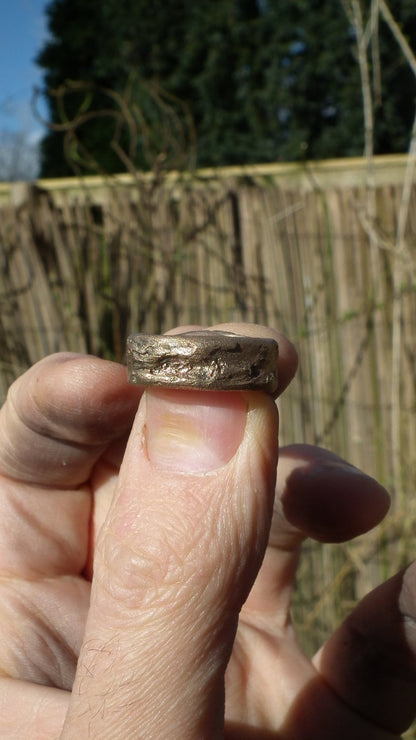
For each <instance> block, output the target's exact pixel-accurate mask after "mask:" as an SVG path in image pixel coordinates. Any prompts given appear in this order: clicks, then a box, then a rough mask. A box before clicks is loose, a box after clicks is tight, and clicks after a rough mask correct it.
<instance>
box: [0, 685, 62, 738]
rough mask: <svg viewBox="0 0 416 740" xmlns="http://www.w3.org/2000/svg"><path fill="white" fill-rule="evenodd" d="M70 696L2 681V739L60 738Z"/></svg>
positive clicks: (0, 733) (46, 688)
mask: <svg viewBox="0 0 416 740" xmlns="http://www.w3.org/2000/svg"><path fill="white" fill-rule="evenodd" d="M68 703H69V693H68V692H67V691H62V690H60V689H54V688H50V687H47V686H39V685H37V684H33V683H28V682H26V681H16V680H15V679H11V678H2V679H0V737H2V738H16V740H17V739H18V738H30V739H31V740H45V738H57V737H60V733H61V730H62V726H63V724H64V720H65V715H66V712H67V710H68Z"/></svg>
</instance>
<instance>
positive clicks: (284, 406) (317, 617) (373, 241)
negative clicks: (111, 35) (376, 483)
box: [0, 161, 416, 649]
mask: <svg viewBox="0 0 416 740" xmlns="http://www.w3.org/2000/svg"><path fill="white" fill-rule="evenodd" d="M382 164H383V167H381V169H380V172H381V174H377V173H376V177H375V183H376V187H375V188H374V189H371V188H368V187H367V183H366V180H365V177H364V175H363V174H362V172H363V171H362V170H360V172H361V174H360V177H359V178H357V177H355V178H354V177H353V175H352V173H351V170H350V163H349V162H348V161H346V162H345V163H344V164H343V167H344V173H345V178H343V176H342V172H343V170H342V164H341V163H338V164H337V165H336V166H335V164H332V165H331V167H329V165H328V172H329V175H328V177H330V180H329V181H324V180H322V178H321V179H320V174H319V173H320V170H319V168H318V170H317V172H318V174H317V175H316V173H315V175H316V176H315V175H314V176H313V177H312V176H311V174H310V173H308V172H306V173H305V172H302V176H301V177H300V176H299V178H298V179H296V177H295V173H294V171H293V170H290V169H287V170H285V177H284V178H280V179H279V175H278V174H274V173H273V171H272V170H270V169H267V171H266V170H263V171H261V170H258V171H253V172H252V173H251V174H250V173H249V174H247V172H246V171H244V172H240V173H239V172H236V171H227V172H226V173H223V174H222V175H221V173H211V175H210V176H204V177H199V178H198V177H195V178H194V179H192V178H189V177H187V176H183V178H182V179H181V177H179V176H178V177H176V179H175V178H169V177H167V178H160V179H157V178H156V179H155V180H154V181H152V179H151V178H150V177H146V178H143V179H142V180H140V179H138V180H137V181H135V182H134V183H131V182H130V183H129V184H126V183H125V182H124V181H121V180H120V181H117V182H115V183H111V182H109V183H107V184H106V186H105V187H104V185H103V184H101V186H100V190H99V201H98V202H97V201H95V200H94V196H93V194H92V191H91V190H89V189H88V187H86V189H85V190H86V192H81V191H80V190H78V191H74V190H73V189H72V190H71V188H72V185H68V189H67V190H66V191H65V190H62V191H60V192H59V197H58V195H56V193H55V192H54V191H53V188H51V189H50V190H46V191H45V192H44V191H36V190H35V191H33V193H32V197H30V198H28V200H27V201H24V202H22V203H21V204H20V206H18V207H11V206H10V205H6V206H3V207H2V208H1V209H0V308H1V312H0V395H1V396H2V397H4V396H5V394H6V390H7V387H8V385H9V384H10V382H11V381H12V380H13V378H14V377H16V376H17V375H18V374H20V373H21V372H23V371H24V369H25V368H26V367H28V366H29V365H30V364H32V363H33V362H35V361H36V360H38V359H40V358H41V357H42V356H44V355H46V354H48V353H50V352H54V351H61V350H75V351H80V352H85V351H89V352H93V353H96V354H99V355H102V356H106V357H111V358H114V359H117V360H119V361H122V360H123V356H124V342H125V337H126V335H127V334H128V333H129V332H131V331H138V330H142V331H149V332H161V331H164V330H166V329H168V328H170V327H171V326H172V325H177V324H189V323H191V324H192V323H201V324H213V323H218V322H223V321H233V320H245V321H254V322H258V323H266V324H270V325H274V326H277V327H279V328H281V329H282V330H283V331H284V332H286V333H287V334H288V336H289V337H290V338H291V339H292V340H293V341H294V342H295V344H296V346H297V347H298V350H299V356H300V365H299V372H298V376H297V378H296V379H295V381H294V382H293V384H292V386H291V387H290V388H289V389H288V391H287V393H286V394H285V396H284V398H283V399H281V401H280V402H279V405H280V411H281V439H282V443H290V442H299V441H306V442H310V443H312V444H321V445H323V446H327V447H330V448H331V449H333V450H334V451H336V452H338V453H339V454H340V455H342V456H343V457H345V458H347V459H348V460H350V461H351V462H353V463H354V464H356V465H357V466H358V467H362V468H364V469H365V470H367V472H369V473H370V474H372V475H375V476H376V477H378V478H379V479H381V480H382V481H383V482H384V483H385V484H387V485H388V486H389V487H390V489H391V490H392V492H393V509H392V517H391V518H390V520H389V522H388V524H387V525H386V527H385V528H380V529H379V530H378V531H377V532H376V533H375V534H374V535H373V536H371V537H369V538H368V537H367V538H366V539H365V540H361V539H360V538H358V540H357V541H356V542H355V543H351V544H349V545H345V546H337V547H335V546H334V547H333V548H324V549H322V548H321V547H320V546H317V545H314V546H311V545H308V546H307V548H309V549H308V553H309V557H308V558H306V559H305V561H304V563H303V565H302V571H301V578H302V579H303V580H302V582H303V584H304V588H303V591H302V597H299V599H298V601H297V602H296V603H295V607H294V611H295V616H296V618H297V620H298V621H300V622H301V625H302V627H303V630H304V634H305V636H306V637H305V644H306V643H308V639H309V638H308V635H310V634H311V633H312V632H313V634H314V636H315V638H316V639H319V638H320V637H321V636H324V634H325V633H326V631H327V630H328V629H329V628H330V627H331V625H332V624H333V623H334V622H335V621H336V620H337V619H338V618H340V617H342V615H343V614H344V613H345V611H346V610H347V609H348V608H349V606H350V605H351V603H352V602H353V601H354V598H355V597H356V596H357V595H360V594H361V593H363V592H364V591H365V590H366V589H367V588H369V587H370V586H371V585H374V584H375V583H376V582H377V581H378V580H380V579H381V577H383V576H385V575H388V573H389V572H393V570H394V568H396V567H398V566H400V565H401V564H402V563H403V562H404V561H405V559H406V556H407V555H408V553H409V550H410V548H411V542H412V535H413V531H414V524H415V523H416V501H413V497H412V496H411V492H412V489H413V487H414V486H415V484H416V456H415V454H414V450H415V446H416V414H415V410H416V373H415V362H416V338H415V336H416V335H415V323H416V215H415V214H416V188H415V187H414V186H412V191H411V200H410V204H409V208H408V212H407V216H408V217H407V219H406V229H405V230H404V232H403V234H402V237H403V238H401V240H399V241H398V240H397V233H398V229H399V225H400V223H401V219H402V218H403V207H404V206H403V183H404V172H405V169H404V167H403V168H402V170H401V175H400V176H399V173H398V165H397V163H396V165H395V166H394V167H392V169H391V181H390V182H389V169H388V167H386V166H385V162H384V161H383V163H382ZM97 192H98V190H97ZM381 543H382V544H383V548H384V549H383V554H384V555H383V558H378V557H376V554H377V552H379V551H380V548H381ZM386 562H388V566H386ZM322 584H325V590H324V592H323V596H322V588H323V585H322ZM334 593H336V595H337V598H336V599H335V601H334V598H333V595H334ZM315 638H314V640H309V643H310V644H309V643H308V644H309V647H310V648H311V649H312V648H313V647H314V646H315Z"/></svg>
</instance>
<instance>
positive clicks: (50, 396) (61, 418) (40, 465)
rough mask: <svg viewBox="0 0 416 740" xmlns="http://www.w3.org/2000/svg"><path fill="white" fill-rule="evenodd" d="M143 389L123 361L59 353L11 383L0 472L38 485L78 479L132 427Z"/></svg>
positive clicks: (1, 429) (0, 436)
mask: <svg viewBox="0 0 416 740" xmlns="http://www.w3.org/2000/svg"><path fill="white" fill-rule="evenodd" d="M139 397H140V390H139V389H137V388H133V387H131V386H129V385H128V383H127V377H126V370H125V368H123V367H122V366H121V365H118V364H116V363H113V362H108V361H105V360H100V359H98V358H95V357H90V356H83V355H76V354H69V353H68V354H66V353H65V354H58V355H52V356H50V357H47V358H46V359H44V360H41V361H40V362H38V363H37V364H36V365H34V366H33V367H32V368H31V369H30V370H28V371H27V372H26V373H25V374H24V375H22V376H21V377H20V378H18V380H17V381H16V382H15V383H14V384H13V385H12V386H11V388H10V390H9V393H8V397H7V400H6V402H5V404H4V406H3V408H2V409H1V412H0V442H1V444H0V473H1V474H3V475H5V476H8V477H11V478H13V479H17V480H22V481H25V482H28V483H35V484H37V485H45V486H46V485H49V486H52V485H59V486H62V487H64V486H65V487H74V486H79V485H80V484H81V483H83V482H84V481H86V480H87V479H88V477H89V475H90V472H91V470H92V468H93V466H94V464H95V462H96V460H97V458H98V457H99V456H100V455H101V454H102V452H103V450H104V449H105V448H106V447H107V446H108V445H109V444H110V443H111V442H113V441H114V440H115V439H118V438H120V437H121V436H122V435H123V434H125V433H126V432H128V431H129V429H130V428H131V424H132V422H133V418H134V414H135V412H136V410H137V404H138V399H139Z"/></svg>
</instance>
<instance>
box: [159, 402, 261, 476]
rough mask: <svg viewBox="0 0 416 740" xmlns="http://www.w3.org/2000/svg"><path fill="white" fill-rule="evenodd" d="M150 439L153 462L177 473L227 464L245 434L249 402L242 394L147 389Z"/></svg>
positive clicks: (200, 471)
mask: <svg viewBox="0 0 416 740" xmlns="http://www.w3.org/2000/svg"><path fill="white" fill-rule="evenodd" d="M145 396H146V399H145V403H146V427H145V437H146V445H147V454H148V457H149V460H150V461H151V463H152V464H153V465H155V466H157V467H159V468H161V469H163V470H167V471H172V472H178V473H181V472H182V473H204V472H208V471H210V470H216V469H217V468H220V467H222V466H223V465H226V464H227V463H228V462H229V461H230V460H231V458H232V457H233V456H234V455H235V453H236V452H237V449H238V447H239V446H240V443H241V441H242V439H243V436H244V429H245V425H246V418H247V404H246V401H245V399H244V397H243V395H242V394H241V393H238V392H213V391H208V392H207V391H193V390H180V391H177V390H161V389H154V388H152V389H151V390H148V391H147V392H146V394H145Z"/></svg>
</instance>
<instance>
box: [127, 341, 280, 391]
mask: <svg viewBox="0 0 416 740" xmlns="http://www.w3.org/2000/svg"><path fill="white" fill-rule="evenodd" d="M278 355H279V346H278V344H277V342H276V341H275V340H274V339H267V338H263V337H247V336H242V335H239V334H233V333H231V332H222V331H190V332H186V333H184V334H174V335H166V334H163V335H155V334H131V335H130V336H129V337H128V339H127V372H128V379H129V382H130V383H133V384H134V385H144V386H146V385H158V386H164V387H165V388H194V389H198V390H215V391H231V390H254V391H266V393H270V394H272V395H273V394H274V393H276V391H277V385H278V382H277V361H278Z"/></svg>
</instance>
